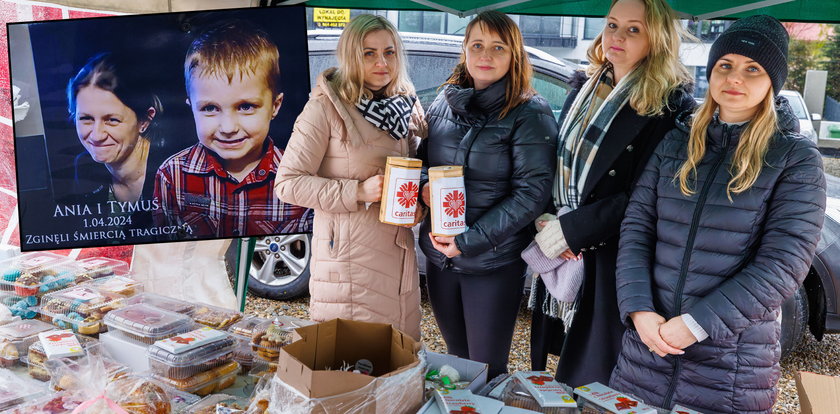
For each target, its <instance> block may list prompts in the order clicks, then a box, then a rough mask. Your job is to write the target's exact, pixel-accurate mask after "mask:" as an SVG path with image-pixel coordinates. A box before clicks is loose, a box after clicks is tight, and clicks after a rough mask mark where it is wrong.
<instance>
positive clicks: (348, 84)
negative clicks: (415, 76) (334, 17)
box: [330, 14, 414, 104]
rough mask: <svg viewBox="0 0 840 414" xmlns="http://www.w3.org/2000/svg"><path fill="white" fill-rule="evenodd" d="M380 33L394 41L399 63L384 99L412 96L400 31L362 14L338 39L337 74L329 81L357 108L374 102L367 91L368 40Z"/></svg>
mask: <svg viewBox="0 0 840 414" xmlns="http://www.w3.org/2000/svg"><path fill="white" fill-rule="evenodd" d="M379 30H384V31H386V32H388V33H389V34H390V35H391V37H392V38H393V39H394V48H395V49H396V53H397V55H396V56H397V59H396V62H395V66H396V67H392V68H390V69H391V74H392V77H391V82H390V83H388V85H386V86H385V95H386V96H394V95H413V94H414V85H413V84H412V83H411V80H410V79H409V78H408V72H407V71H406V67H405V66H406V57H405V48H404V47H403V43H402V39H401V38H400V34H399V33H398V32H397V29H396V28H395V27H394V25H393V24H391V22H389V21H388V19H386V18H384V17H382V16H375V15H372V14H360V15H358V16H356V17H354V18H353V20H351V21H350V23H348V24H347V26H346V27H345V28H344V31H343V32H341V37H339V38H338V48H337V49H336V52H335V53H336V57H337V58H338V70H337V71H336V72H335V74H334V75H333V77H332V79H331V80H330V84H331V85H332V87H333V90H334V91H335V92H336V94H337V95H338V96H339V97H340V98H341V99H342V100H343V101H344V102H346V103H349V104H355V103H357V102H359V101H360V100H361V99H362V98H363V97H364V98H365V99H371V98H373V93H372V92H371V91H369V90H368V89H367V88H365V70H364V69H365V48H364V40H365V36H367V35H368V34H369V33H373V32H376V31H379Z"/></svg>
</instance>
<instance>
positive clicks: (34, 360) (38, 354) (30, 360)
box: [26, 330, 99, 381]
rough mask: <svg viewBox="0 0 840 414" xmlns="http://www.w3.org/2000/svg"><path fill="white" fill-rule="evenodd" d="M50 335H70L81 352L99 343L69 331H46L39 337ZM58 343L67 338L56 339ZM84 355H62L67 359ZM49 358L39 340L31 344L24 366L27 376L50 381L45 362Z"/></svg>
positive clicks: (76, 353)
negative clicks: (76, 342)
mask: <svg viewBox="0 0 840 414" xmlns="http://www.w3.org/2000/svg"><path fill="white" fill-rule="evenodd" d="M44 335H50V336H65V335H72V337H73V339H75V340H76V341H78V343H79V346H80V347H81V348H82V350H87V349H88V348H90V347H91V346H94V345H96V344H97V343H98V342H99V341H97V340H95V339H93V338H88V337H86V336H82V335H75V334H73V333H72V332H70V331H55V330H53V331H46V332H42V333H41V336H44ZM58 339H59V341H64V340H67V339H69V338H58ZM84 355H85V353H84V352H75V353H74V354H73V355H64V356H63V357H67V358H69V359H78V358H81V357H83V356H84ZM49 358H50V356H49V355H48V354H47V351H46V350H45V349H44V345H43V344H42V343H41V340H40V338H39V339H38V340H36V341H35V342H33V343H32V345H30V346H29V350H28V351H27V352H26V365H27V370H28V372H29V376H30V377H32V378H35V379H36V380H39V381H49V380H50V372H49V370H48V369H47V360H48V359H49Z"/></svg>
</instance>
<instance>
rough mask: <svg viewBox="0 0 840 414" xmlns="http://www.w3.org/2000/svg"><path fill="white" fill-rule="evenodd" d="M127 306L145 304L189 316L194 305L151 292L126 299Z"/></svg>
mask: <svg viewBox="0 0 840 414" xmlns="http://www.w3.org/2000/svg"><path fill="white" fill-rule="evenodd" d="M125 303H126V304H127V305H134V304H136V303H145V304H147V305H151V306H154V307H156V308H160V309H163V310H168V311H170V312H175V313H181V314H184V315H191V314H192V311H193V309H195V305H194V304H192V303H189V302H186V301H183V300H180V299H175V298H170V297H167V296H161V295H157V294H154V293H151V292H144V293H140V294H138V295H136V296H132V297H131V298H129V299H126V302H125Z"/></svg>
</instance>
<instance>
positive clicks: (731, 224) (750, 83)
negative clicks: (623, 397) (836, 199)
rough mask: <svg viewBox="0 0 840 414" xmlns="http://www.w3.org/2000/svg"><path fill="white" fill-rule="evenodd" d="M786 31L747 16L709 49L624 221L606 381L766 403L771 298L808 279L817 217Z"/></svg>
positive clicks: (688, 401)
mask: <svg viewBox="0 0 840 414" xmlns="http://www.w3.org/2000/svg"><path fill="white" fill-rule="evenodd" d="M787 49H788V35H787V32H786V31H785V29H784V27H783V26H782V25H781V23H779V22H778V20H776V19H774V18H772V17H769V16H751V17H747V18H744V19H741V20H739V21H737V22H735V23H734V24H732V26H730V27H729V29H727V30H726V31H725V32H724V33H723V34H722V35H721V36H720V38H719V39H718V40H717V41H716V42H715V43H714V45H712V49H711V53H710V55H709V65H708V70H707V74H708V77H709V92H708V93H707V95H706V100H705V102H704V103H703V105H701V106H700V107H699V108H698V110H697V112H696V113H695V114H694V115H693V117H692V115H691V114H684V115H683V116H680V117H678V118H677V129H675V130H673V131H671V132H670V133H669V134H668V135H666V136H665V138H664V139H663V141H662V142H661V143H660V145H659V146H658V147H657V149H656V151H655V152H654V155H653V156H652V157H651V159H650V161H649V162H648V165H647V168H646V169H645V172H644V173H642V175H641V177H640V178H639V181H638V183H637V187H636V189H635V191H634V192H633V196H632V197H631V199H630V204H629V206H628V208H627V213H626V216H625V219H624V222H623V223H622V228H621V240H620V243H619V252H618V272H617V275H616V279H617V287H618V291H617V294H618V304H619V309H620V311H621V318H622V320H623V321H624V323H625V324H626V325H627V330H626V331H625V334H624V338H623V341H622V352H621V355H620V356H619V359H618V364H617V365H616V367H615V369H614V371H613V374H612V378H611V380H610V384H611V385H612V386H613V387H614V388H616V389H618V390H620V391H622V392H626V393H632V394H635V395H637V396H638V397H640V398H641V399H643V400H644V401H645V402H646V403H648V404H651V405H656V406H660V407H663V408H668V409H670V408H672V407H673V406H674V405H675V404H680V405H682V406H686V407H689V408H693V409H696V410H699V411H702V412H704V413H747V412H749V413H770V412H772V409H773V405H774V403H775V401H776V382H777V381H778V379H779V375H780V370H779V358H780V354H781V349H780V346H779V332H780V331H779V325H778V322H777V321H776V318H777V316H778V314H779V309H780V307H781V305H782V303H783V302H784V301H785V299H787V298H788V297H790V296H791V295H793V293H794V292H795V291H796V289H798V288H799V286H800V285H801V283H802V281H803V280H804V279H805V276H806V275H807V272H808V268H809V266H810V264H811V260H812V259H813V257H814V251H815V249H816V247H817V242H818V241H819V236H820V229H821V227H822V224H823V218H824V215H825V177H824V175H823V170H822V159H821V157H820V153H819V151H818V149H817V148H816V146H815V145H814V143H813V142H811V141H810V140H808V139H805V138H804V137H803V136H801V135H800V134H799V133H798V132H797V131H798V121H797V119H796V117H795V116H794V115H793V113H792V110H791V109H790V106H789V105H788V103H787V101H786V100H785V99H784V98H781V97H777V94H778V92H779V90H780V89H781V87H782V85H783V84H784V81H785V78H786V77H787V63H786V60H787Z"/></svg>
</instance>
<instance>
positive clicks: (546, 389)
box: [514, 371, 577, 407]
mask: <svg viewBox="0 0 840 414" xmlns="http://www.w3.org/2000/svg"><path fill="white" fill-rule="evenodd" d="M514 375H515V376H516V378H518V379H519V381H520V382H521V383H522V385H523V386H524V387H525V389H527V390H528V392H530V393H531V396H533V397H534V399H536V400H537V402H538V403H540V406H541V407H577V403H576V402H575V400H574V399H573V398H572V396H571V395H569V393H568V392H566V390H565V389H564V388H563V386H562V385H560V383H559V382H557V381H555V380H554V376H553V375H551V373H550V372H548V371H522V372H517V373H515V374H514Z"/></svg>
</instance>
